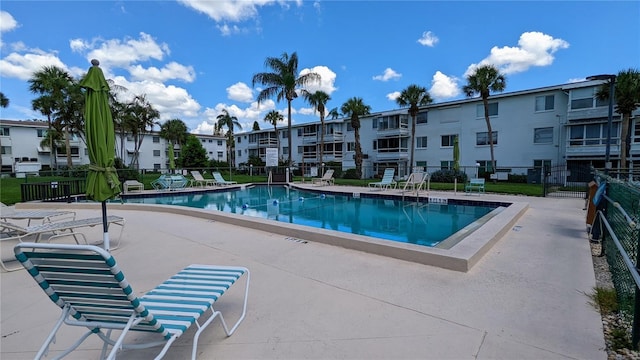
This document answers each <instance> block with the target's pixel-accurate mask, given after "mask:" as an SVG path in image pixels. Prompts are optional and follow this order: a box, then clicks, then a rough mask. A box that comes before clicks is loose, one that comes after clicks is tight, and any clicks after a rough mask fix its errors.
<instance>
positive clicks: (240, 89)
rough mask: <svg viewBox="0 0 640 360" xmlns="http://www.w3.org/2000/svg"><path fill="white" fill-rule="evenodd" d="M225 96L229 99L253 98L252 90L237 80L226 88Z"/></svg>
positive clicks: (243, 100)
mask: <svg viewBox="0 0 640 360" xmlns="http://www.w3.org/2000/svg"><path fill="white" fill-rule="evenodd" d="M227 96H228V98H229V99H230V100H234V101H241V102H245V103H248V102H251V101H252V100H253V90H252V89H251V88H250V87H249V86H248V85H247V84H245V83H243V82H237V83H235V84H233V85H231V86H229V87H228V88H227Z"/></svg>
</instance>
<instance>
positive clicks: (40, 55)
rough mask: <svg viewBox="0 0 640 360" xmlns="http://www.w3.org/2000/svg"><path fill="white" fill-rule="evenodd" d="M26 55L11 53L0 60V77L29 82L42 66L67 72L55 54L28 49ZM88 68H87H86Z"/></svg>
mask: <svg viewBox="0 0 640 360" xmlns="http://www.w3.org/2000/svg"><path fill="white" fill-rule="evenodd" d="M29 51H30V52H29V53H27V54H20V53H17V52H13V53H11V54H9V55H7V56H6V57H4V58H3V59H1V60H0V69H2V77H8V78H18V79H20V80H25V81H26V80H29V79H30V78H31V76H32V75H33V73H34V72H36V71H40V70H42V67H44V66H56V67H59V68H61V69H63V70H68V68H67V66H66V65H65V64H64V63H63V62H62V61H61V60H60V59H59V58H58V55H57V54H56V53H47V52H44V51H42V50H39V49H30V50H29ZM87 68H88V67H87Z"/></svg>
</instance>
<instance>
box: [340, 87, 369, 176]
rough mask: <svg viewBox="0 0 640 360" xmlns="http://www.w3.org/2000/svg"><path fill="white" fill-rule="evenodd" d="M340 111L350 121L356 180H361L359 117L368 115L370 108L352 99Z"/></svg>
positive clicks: (357, 98) (355, 98)
mask: <svg viewBox="0 0 640 360" xmlns="http://www.w3.org/2000/svg"><path fill="white" fill-rule="evenodd" d="M340 111H341V112H342V113H343V114H344V116H346V117H349V118H350V119H351V127H352V128H353V135H354V138H355V142H356V158H355V162H356V175H357V176H358V179H361V178H362V147H361V146H360V116H363V115H369V113H370V112H371V106H369V105H366V104H365V103H364V101H362V98H359V97H352V98H351V99H349V100H347V101H346V102H345V103H344V104H342V107H341V108H340Z"/></svg>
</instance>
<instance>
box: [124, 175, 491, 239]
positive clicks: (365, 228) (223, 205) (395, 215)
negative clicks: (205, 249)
mask: <svg viewBox="0 0 640 360" xmlns="http://www.w3.org/2000/svg"><path fill="white" fill-rule="evenodd" d="M123 201H124V202H126V203H144V204H163V205H178V206H188V207H194V208H199V209H206V210H217V211H224V212H229V213H234V214H242V215H247V216H254V217H259V218H264V219H271V220H275V221H280V222H284V223H291V224H298V225H305V226H311V227H316V228H323V229H329V230H337V231H341V232H345V233H351V234H359V235H364V236H370V237H375V238H380V239H386V240H392V241H398V242H404V243H412V244H417V245H423V246H436V245H437V244H438V243H440V242H441V241H443V240H445V239H446V238H448V237H449V236H451V235H452V234H454V233H456V232H457V231H458V230H460V229H462V228H464V227H465V226H467V225H469V224H471V223H472V222H474V221H476V220H478V219H479V218H481V217H483V216H484V215H486V214H488V213H489V212H491V211H492V210H493V209H495V208H496V207H497V206H493V207H491V206H472V205H462V204H442V203H425V202H421V203H416V202H415V201H413V202H412V201H401V200H392V199H385V198H365V197H361V198H354V197H352V196H346V195H335V194H320V193H315V192H309V191H303V190H297V189H290V188H288V187H285V186H281V187H274V186H270V187H268V186H252V187H246V188H242V189H237V190H230V191H224V192H207V193H191V194H171V195H169V196H167V195H166V194H162V195H160V194H159V195H158V196H154V197H126V198H124V199H123Z"/></svg>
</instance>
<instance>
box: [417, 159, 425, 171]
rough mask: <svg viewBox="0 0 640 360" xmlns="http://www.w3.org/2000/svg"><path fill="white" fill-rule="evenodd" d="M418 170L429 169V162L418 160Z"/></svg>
mask: <svg viewBox="0 0 640 360" xmlns="http://www.w3.org/2000/svg"><path fill="white" fill-rule="evenodd" d="M415 169H416V170H418V171H419V170H422V171H427V162H426V161H416V167H415Z"/></svg>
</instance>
